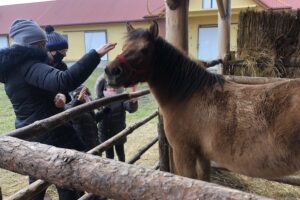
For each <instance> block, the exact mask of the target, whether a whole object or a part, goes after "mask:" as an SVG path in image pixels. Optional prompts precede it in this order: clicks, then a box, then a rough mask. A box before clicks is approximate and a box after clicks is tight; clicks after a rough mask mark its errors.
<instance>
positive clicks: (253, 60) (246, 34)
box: [225, 10, 300, 77]
mask: <svg viewBox="0 0 300 200" xmlns="http://www.w3.org/2000/svg"><path fill="white" fill-rule="evenodd" d="M299 33H300V11H299V10H298V11H290V10H289V11H262V12H257V11H252V10H248V11H246V12H242V13H241V14H240V17H239V25H238V37H237V59H238V60H243V61H244V62H243V63H242V64H239V65H231V66H227V67H225V72H226V73H227V74H231V75H247V76H269V77H294V76H300V73H299V72H297V73H295V70H296V69H295V68H294V67H298V65H299V64H300V59H299V58H298V57H300V42H299ZM290 67H292V68H291V69H288V68H290ZM296 71H297V70H296ZM298 71H300V70H298Z"/></svg>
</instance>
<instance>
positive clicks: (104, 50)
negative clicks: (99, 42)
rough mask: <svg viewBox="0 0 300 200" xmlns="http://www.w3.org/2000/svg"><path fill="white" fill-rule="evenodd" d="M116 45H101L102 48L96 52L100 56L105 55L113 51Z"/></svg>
mask: <svg viewBox="0 0 300 200" xmlns="http://www.w3.org/2000/svg"><path fill="white" fill-rule="evenodd" d="M116 45H117V43H107V44H105V45H103V46H102V47H100V48H98V49H97V50H96V51H97V53H98V54H99V55H100V56H104V55H105V54H107V53H108V52H109V51H110V50H112V49H114V48H115V47H116Z"/></svg>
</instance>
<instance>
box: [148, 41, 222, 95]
mask: <svg viewBox="0 0 300 200" xmlns="http://www.w3.org/2000/svg"><path fill="white" fill-rule="evenodd" d="M155 56H156V57H155V60H156V63H155V69H154V74H153V77H152V81H153V83H156V84H159V85H160V87H162V88H163V90H164V91H163V93H164V94H165V95H167V98H172V99H173V100H178V101H183V100H185V99H187V98H188V97H190V96H191V95H192V94H193V93H194V92H196V91H200V90H204V89H210V88H213V87H214V86H215V85H216V84H219V85H220V86H223V84H224V78H223V76H221V75H217V74H212V73H210V72H208V71H206V69H204V68H203V67H202V66H201V65H200V64H199V63H197V62H195V61H193V60H192V59H190V58H188V57H187V56H186V55H185V54H184V53H183V52H181V51H180V50H178V49H176V48H175V47H173V46H172V45H170V44H169V43H167V42H166V41H165V40H164V39H162V38H161V37H158V38H157V39H155ZM161 77H163V78H161Z"/></svg>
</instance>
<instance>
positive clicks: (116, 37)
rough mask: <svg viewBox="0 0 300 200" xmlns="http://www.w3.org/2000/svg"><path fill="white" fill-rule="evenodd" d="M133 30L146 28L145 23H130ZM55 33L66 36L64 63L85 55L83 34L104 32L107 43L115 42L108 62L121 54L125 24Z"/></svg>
mask: <svg viewBox="0 0 300 200" xmlns="http://www.w3.org/2000/svg"><path fill="white" fill-rule="evenodd" d="M132 25H133V26H134V27H135V28H146V27H148V26H149V25H148V23H147V22H135V23H132ZM55 31H56V32H59V33H61V34H63V35H67V36H68V42H69V50H68V53H67V57H66V58H65V59H64V61H65V62H74V61H77V60H78V59H79V58H81V57H82V56H83V55H84V54H85V41H84V33H85V32H88V31H105V32H106V37H107V38H106V39H107V42H117V46H116V48H115V49H114V50H112V51H110V52H109V53H108V61H110V60H112V59H114V58H115V57H116V56H117V55H118V54H120V53H121V52H122V46H123V41H124V37H125V34H126V24H125V23H110V24H92V25H76V26H62V27H55Z"/></svg>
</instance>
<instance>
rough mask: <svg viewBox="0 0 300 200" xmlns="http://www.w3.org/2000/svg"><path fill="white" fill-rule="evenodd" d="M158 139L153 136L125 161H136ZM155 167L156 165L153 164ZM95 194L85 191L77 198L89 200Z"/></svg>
mask: <svg viewBox="0 0 300 200" xmlns="http://www.w3.org/2000/svg"><path fill="white" fill-rule="evenodd" d="M157 141H158V137H156V138H154V139H153V140H151V141H150V142H149V143H148V144H146V145H145V146H144V147H142V148H141V149H140V150H139V151H138V153H137V154H136V155H134V156H133V157H132V158H130V159H129V161H127V162H126V163H128V164H134V163H135V162H136V161H138V160H139V158H140V157H141V156H142V155H143V154H144V153H145V152H146V151H147V150H148V149H149V148H151V147H152V146H153V145H154V144H155V143H156V142H157ZM154 167H156V166H154ZM95 196H96V195H94V194H92V193H87V194H85V195H83V196H82V197H80V198H79V199H78V200H89V199H91V198H92V197H95Z"/></svg>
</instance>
